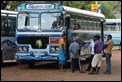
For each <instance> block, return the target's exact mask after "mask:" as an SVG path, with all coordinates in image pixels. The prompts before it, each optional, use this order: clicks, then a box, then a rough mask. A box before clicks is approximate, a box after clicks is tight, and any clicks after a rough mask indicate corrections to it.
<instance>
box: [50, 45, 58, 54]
mask: <svg viewBox="0 0 122 82" xmlns="http://www.w3.org/2000/svg"><path fill="white" fill-rule="evenodd" d="M50 52H51V53H57V52H59V47H58V46H51V48H50Z"/></svg>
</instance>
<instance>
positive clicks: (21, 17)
mask: <svg viewBox="0 0 122 82" xmlns="http://www.w3.org/2000/svg"><path fill="white" fill-rule="evenodd" d="M38 28H39V14H38V13H29V14H28V13H19V14H18V30H30V31H37V30H38Z"/></svg>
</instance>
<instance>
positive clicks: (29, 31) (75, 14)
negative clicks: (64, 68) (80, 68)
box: [15, 2, 105, 67]
mask: <svg viewBox="0 0 122 82" xmlns="http://www.w3.org/2000/svg"><path fill="white" fill-rule="evenodd" d="M17 12H19V13H18V15H17V28H16V45H17V46H18V48H17V52H16V55H15V58H16V60H18V61H20V62H21V61H26V62H27V64H28V66H29V67H33V66H34V65H35V62H36V61H42V60H43V61H44V60H46V61H48V60H49V61H51V60H52V61H58V56H59V46H58V43H59V40H60V38H61V35H62V34H63V33H64V32H65V33H66V35H67V38H68V40H67V55H68V47H69V44H70V42H72V39H71V38H72V36H74V34H73V33H72V32H73V29H72V26H73V25H74V24H73V23H74V22H77V23H78V24H79V26H80V27H81V29H82V30H83V32H84V31H87V30H86V28H87V29H91V30H92V31H94V30H100V29H101V28H103V24H104V20H105V16H104V15H103V14H98V13H94V12H90V11H86V10H81V9H76V8H72V7H67V6H63V5H61V4H59V3H48V2H47V3H34V2H33V3H32V2H30V3H23V4H20V5H19V6H18V7H17ZM92 25H94V26H95V28H96V29H95V28H94V29H93V26H92ZM101 33H102V34H103V32H102V31H101ZM82 37H84V36H82Z"/></svg>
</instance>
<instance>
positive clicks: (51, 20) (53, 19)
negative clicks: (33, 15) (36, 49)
mask: <svg viewBox="0 0 122 82" xmlns="http://www.w3.org/2000/svg"><path fill="white" fill-rule="evenodd" d="M63 26H64V21H63V14H62V13H57V12H56V13H52V12H48V13H42V14H41V30H42V31H61V30H62V29H63Z"/></svg>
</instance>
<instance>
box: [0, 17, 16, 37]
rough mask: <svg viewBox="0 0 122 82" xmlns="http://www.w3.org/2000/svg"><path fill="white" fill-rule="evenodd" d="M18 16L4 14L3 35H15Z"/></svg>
mask: <svg viewBox="0 0 122 82" xmlns="http://www.w3.org/2000/svg"><path fill="white" fill-rule="evenodd" d="M15 29H16V17H10V16H2V17H1V35H2V36H15Z"/></svg>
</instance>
